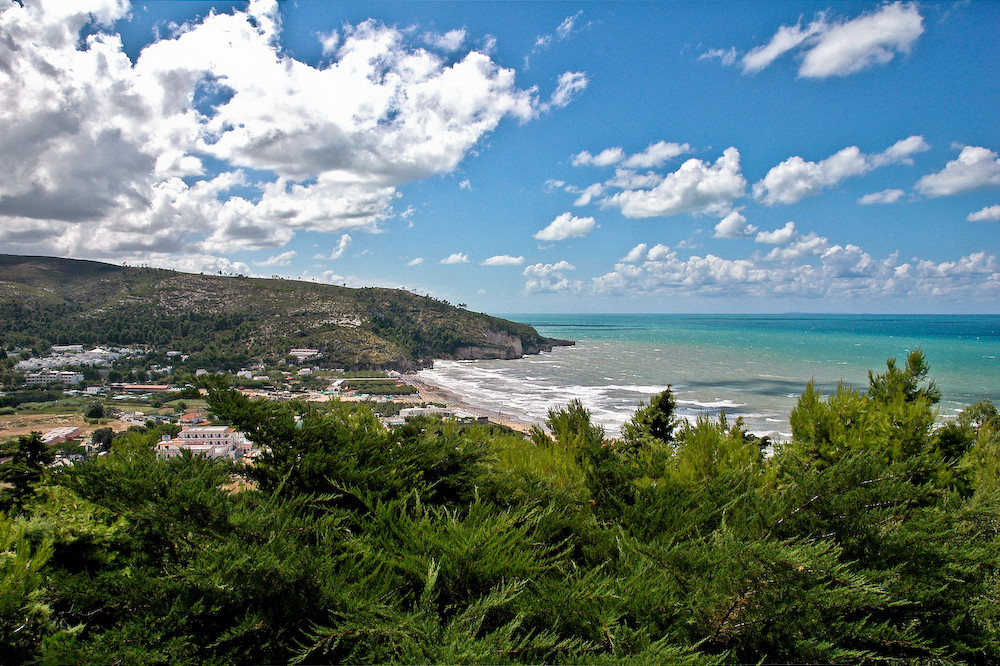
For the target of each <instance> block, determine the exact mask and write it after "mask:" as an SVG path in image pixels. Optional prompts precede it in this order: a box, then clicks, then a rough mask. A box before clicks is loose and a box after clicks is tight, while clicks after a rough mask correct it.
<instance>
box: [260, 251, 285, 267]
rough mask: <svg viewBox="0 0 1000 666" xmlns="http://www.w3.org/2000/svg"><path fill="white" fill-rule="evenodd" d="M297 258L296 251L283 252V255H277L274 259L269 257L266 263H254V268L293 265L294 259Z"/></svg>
mask: <svg viewBox="0 0 1000 666" xmlns="http://www.w3.org/2000/svg"><path fill="white" fill-rule="evenodd" d="M294 258H295V250H289V251H288V252H282V253H281V254H276V255H274V256H273V257H268V258H267V259H265V260H264V261H255V262H253V264H254V266H287V265H288V264H290V263H292V259H294Z"/></svg>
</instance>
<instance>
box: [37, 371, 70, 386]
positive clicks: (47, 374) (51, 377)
mask: <svg viewBox="0 0 1000 666" xmlns="http://www.w3.org/2000/svg"><path fill="white" fill-rule="evenodd" d="M24 380H25V381H26V382H27V383H28V386H45V385H46V384H66V385H70V386H76V385H77V384H79V383H80V382H82V381H83V374H81V373H79V372H69V371H67V370H40V371H38V372H29V373H28V374H27V375H25V377H24Z"/></svg>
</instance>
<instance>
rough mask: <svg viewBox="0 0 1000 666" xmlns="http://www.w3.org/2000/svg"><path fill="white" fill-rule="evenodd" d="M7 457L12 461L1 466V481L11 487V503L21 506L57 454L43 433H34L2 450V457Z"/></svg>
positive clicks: (0, 452)
mask: <svg viewBox="0 0 1000 666" xmlns="http://www.w3.org/2000/svg"><path fill="white" fill-rule="evenodd" d="M7 456H10V459H9V460H7V461H6V462H4V463H2V464H0V481H6V482H7V483H9V484H10V485H11V495H12V496H11V498H10V500H9V502H10V501H12V502H15V503H18V504H20V503H21V502H22V501H24V499H25V498H27V497H28V496H29V495H30V494H31V493H32V492H33V487H34V484H35V483H36V482H37V481H38V480H39V479H40V478H41V477H42V474H43V473H44V471H45V467H46V466H48V465H50V464H52V462H53V461H54V460H55V459H56V454H55V451H54V450H52V449H51V448H49V447H48V446H46V444H45V442H43V441H42V435H41V433H38V432H33V433H31V434H30V435H21V436H20V437H18V438H17V440H16V441H15V442H14V443H13V444H7V445H6V446H4V447H3V448H2V449H0V457H7ZM9 502H5V503H9Z"/></svg>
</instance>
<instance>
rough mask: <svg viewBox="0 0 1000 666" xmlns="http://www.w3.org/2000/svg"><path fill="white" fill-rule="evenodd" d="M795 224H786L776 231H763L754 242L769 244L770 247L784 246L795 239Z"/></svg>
mask: <svg viewBox="0 0 1000 666" xmlns="http://www.w3.org/2000/svg"><path fill="white" fill-rule="evenodd" d="M795 236H796V233H795V223H794V222H786V223H785V226H783V227H782V228H780V229H775V230H774V231H761V232H759V233H758V234H757V236H756V238H754V241H756V242H757V243H767V244H769V245H784V244H785V243H788V242H790V241H791V240H792V239H793V238H795Z"/></svg>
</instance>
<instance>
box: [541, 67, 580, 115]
mask: <svg viewBox="0 0 1000 666" xmlns="http://www.w3.org/2000/svg"><path fill="white" fill-rule="evenodd" d="M589 83H590V81H589V80H588V79H587V75H586V74H585V73H584V72H563V73H562V74H560V75H559V82H558V84H557V85H556V90H555V92H553V93H552V99H550V100H549V103H550V104H551V105H552V106H554V107H556V108H561V107H564V106H566V105H568V104H569V103H570V102H571V101H573V98H574V97H576V96H577V95H579V94H580V93H581V92H583V91H584V90H586V89H587V85H588V84H589Z"/></svg>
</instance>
